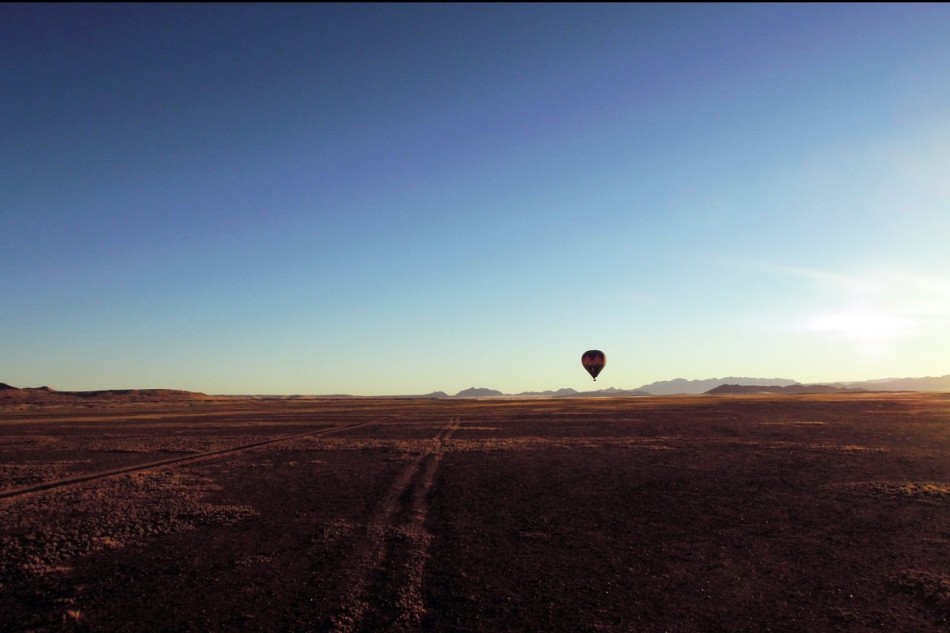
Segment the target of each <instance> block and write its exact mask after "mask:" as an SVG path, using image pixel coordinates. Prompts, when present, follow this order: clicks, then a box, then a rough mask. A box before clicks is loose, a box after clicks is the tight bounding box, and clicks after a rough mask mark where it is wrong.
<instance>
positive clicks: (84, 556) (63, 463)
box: [0, 394, 950, 631]
mask: <svg viewBox="0 0 950 633" xmlns="http://www.w3.org/2000/svg"><path fill="white" fill-rule="evenodd" d="M0 497H5V498H0V630H3V631H29V630H38V631H60V630H62V631H82V630H89V631H238V630H254V631H257V630H262V631H323V630H337V631H371V630H402V631H414V630H434V631H485V630H538V631H541V630H544V631H551V630H556V631H873V630H884V631H945V630H947V629H948V628H950V397H948V396H947V395H945V394H931V395H921V394H890V395H887V394H863V395H831V396H784V397H774V396H745V397H739V396H736V397H674V398H625V399H599V400H584V399H563V400H484V401H474V400H472V401H451V400H443V401H427V400H294V401H291V400H287V401H279V400H274V401H262V400H248V401H233V400H232V401H219V402H215V401H208V402H195V403H178V404H175V403H167V404H163V403H147V404H146V403H142V404H126V405H121V406H118V405H114V404H113V405H110V404H108V403H100V404H99V405H97V406H93V407H83V408H69V407H63V406H58V407H34V408H30V407H18V408H17V407H9V408H7V409H0Z"/></svg>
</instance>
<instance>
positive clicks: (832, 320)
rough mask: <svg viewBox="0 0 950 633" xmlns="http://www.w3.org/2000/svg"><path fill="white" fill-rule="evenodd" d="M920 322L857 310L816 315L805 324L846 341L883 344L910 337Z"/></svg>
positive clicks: (879, 312) (806, 326)
mask: <svg viewBox="0 0 950 633" xmlns="http://www.w3.org/2000/svg"><path fill="white" fill-rule="evenodd" d="M916 327H917V321H915V320H914V319H909V318H907V317H902V316H898V315H895V314H888V313H885V312H883V311H880V310H874V309H871V308H854V309H851V310H846V311H843V312H835V313H832V314H825V315H821V316H817V317H815V318H813V319H811V320H810V321H808V322H807V323H806V325H805V328H806V329H808V330H812V331H816V332H825V333H828V334H831V335H836V336H840V337H842V338H845V339H849V340H853V341H859V342H866V343H883V342H885V341H889V340H892V339H895V338H900V337H903V336H905V335H907V334H909V333H910V332H911V331H912V330H913V329H914V328H916Z"/></svg>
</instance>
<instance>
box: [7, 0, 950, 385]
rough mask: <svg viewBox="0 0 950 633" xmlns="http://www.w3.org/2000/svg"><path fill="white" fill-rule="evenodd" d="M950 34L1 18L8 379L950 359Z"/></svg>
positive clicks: (337, 19) (931, 26)
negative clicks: (589, 362)
mask: <svg viewBox="0 0 950 633" xmlns="http://www.w3.org/2000/svg"><path fill="white" fill-rule="evenodd" d="M948 29H950V6H947V5H940V4H934V5H929V4H928V5H921V4H910V5H907V4H857V5H853V4H833V5H821V4H819V5H807V4H805V5H770V4H759V5H755V4H753V5H728V4H726V5H715V4H713V5H692V4H685V5H683V4H680V5H643V4H621V5H610V4H601V5H597V4H595V5H586V4H585V5H579V4H568V5H560V4H555V5H511V4H499V5H491V4H490V5H257V4H248V5H197V6H191V5H157V4H144V5H42V4H40V5H33V4H7V5H3V6H0V55H2V58H3V59H4V60H5V61H6V63H5V64H3V65H2V67H0V81H2V84H0V85H2V86H3V87H4V89H3V90H2V91H0V113H2V115H3V116H2V117H0V143H2V145H0V147H2V151H0V168H2V173H3V178H2V179H0V266H2V269H3V270H4V275H3V276H2V277H0V381H3V382H7V383H9V384H12V385H15V386H20V387H27V386H39V385H49V386H51V387H53V388H55V389H59V390H64V391H80V390H97V389H126V388H172V389H185V390H190V391H200V392H204V393H211V394H251V393H257V394H263V393H271V394H294V393H299V394H331V393H341V394H343V393H345V394H352V395H385V394H424V393H429V392H432V391H436V390H441V391H445V392H447V393H456V392H458V391H461V390H463V389H466V388H469V387H473V386H474V387H479V386H485V387H488V388H492V389H498V390H501V391H503V392H505V393H520V392H524V391H545V390H553V389H559V388H564V387H570V388H573V389H576V390H578V391H586V390H591V389H593V388H597V389H599V388H604V387H608V386H617V387H618V388H624V389H627V388H636V387H635V386H636V385H646V384H649V383H652V382H655V381H659V380H670V379H673V378H677V377H682V378H687V379H702V378H703V377H710V376H749V377H775V376H781V377H787V378H788V379H791V380H796V381H799V382H803V383H821V382H850V381H860V380H868V379H880V378H885V377H891V376H894V377H923V376H942V375H946V374H950V360H948V354H947V351H948V350H950V273H948V271H950V249H948V248H947V246H946V242H947V237H948V236H950V213H948V212H947V209H948V207H947V203H948V202H950V184H948V179H947V178H946V175H945V174H946V169H947V165H950V40H948V38H947V37H946V33H947V32H948ZM592 348H596V349H600V350H603V351H604V352H605V353H606V356H607V365H606V368H605V369H604V371H603V373H602V374H601V376H600V377H599V378H598V380H597V382H592V381H591V379H590V377H589V376H588V375H587V373H586V372H585V371H584V370H583V368H582V367H581V363H580V357H581V354H582V353H583V352H584V351H585V350H587V349H592Z"/></svg>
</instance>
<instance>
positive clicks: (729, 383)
mask: <svg viewBox="0 0 950 633" xmlns="http://www.w3.org/2000/svg"><path fill="white" fill-rule="evenodd" d="M854 391H941V392H943V391H946V392H950V375H946V376H926V377H923V378H883V379H878V380H861V381H855V382H833V383H800V382H798V381H795V380H790V379H788V378H750V377H743V376H727V377H725V378H706V379H702V380H687V379H685V378H675V379H673V380H661V381H658V382H651V383H650V384H648V385H643V386H642V387H639V388H637V389H615V388H613V387H610V388H608V389H601V390H598V391H577V390H575V389H570V388H564V389H557V390H553V391H523V392H521V393H517V394H505V393H502V392H501V391H498V390H496V389H486V388H484V387H478V388H476V387H472V388H470V389H464V390H462V391H460V392H458V393H457V394H455V395H454V396H450V395H448V394H446V393H445V392H442V391H438V392H435V393H432V394H428V396H427V397H432V398H490V397H498V396H508V397H545V398H570V397H575V398H577V397H583V398H596V397H616V396H672V395H680V394H701V393H835V392H854Z"/></svg>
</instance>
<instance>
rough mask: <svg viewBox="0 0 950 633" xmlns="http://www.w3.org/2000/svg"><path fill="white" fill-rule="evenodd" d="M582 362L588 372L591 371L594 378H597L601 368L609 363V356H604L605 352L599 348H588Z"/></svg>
mask: <svg viewBox="0 0 950 633" xmlns="http://www.w3.org/2000/svg"><path fill="white" fill-rule="evenodd" d="M581 364H582V365H583V366H584V369H586V370H587V373H589V374H590V375H591V376H592V377H593V379H594V380H597V374H599V373H600V370H601V369H603V368H604V365H606V364H607V357H606V356H604V353H603V352H602V351H600V350H599V349H592V350H588V351H586V352H584V355H583V356H581Z"/></svg>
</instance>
